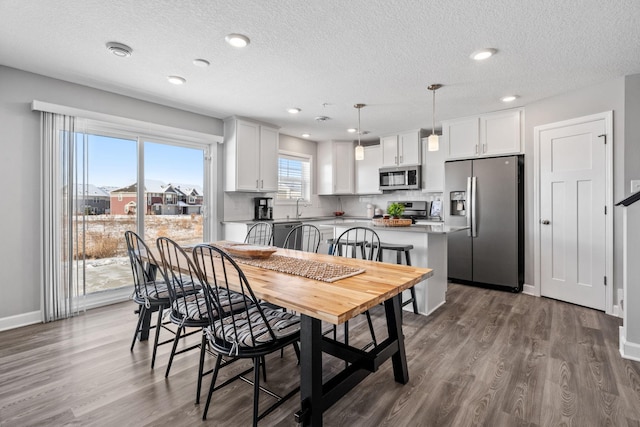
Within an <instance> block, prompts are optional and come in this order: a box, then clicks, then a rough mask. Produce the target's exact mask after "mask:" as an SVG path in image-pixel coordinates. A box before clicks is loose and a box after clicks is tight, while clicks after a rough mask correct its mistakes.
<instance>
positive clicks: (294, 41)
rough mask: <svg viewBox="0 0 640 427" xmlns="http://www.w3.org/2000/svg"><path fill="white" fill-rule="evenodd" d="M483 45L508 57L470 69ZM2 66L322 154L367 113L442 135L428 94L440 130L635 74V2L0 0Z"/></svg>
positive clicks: (639, 25)
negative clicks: (246, 125) (240, 125)
mask: <svg viewBox="0 0 640 427" xmlns="http://www.w3.org/2000/svg"><path fill="white" fill-rule="evenodd" d="M229 33H243V34H246V35H247V36H248V37H250V39H251V44H250V45H249V46H248V47H247V48H245V49H243V50H238V49H234V48H231V47H230V46H228V45H227V44H226V43H225V42H224V36H225V35H227V34H229ZM109 41H118V42H121V43H125V44H127V45H129V46H131V48H132V49H133V55H132V56H131V57H130V58H118V57H116V56H114V55H112V54H110V53H109V52H108V51H107V50H106V48H105V43H107V42H109ZM483 47H493V48H496V49H498V51H499V52H498V54H497V55H496V56H494V57H493V58H491V59H489V60H487V61H484V62H476V61H472V60H471V59H469V55H470V54H471V52H473V51H474V50H476V49H479V48H483ZM196 58H204V59H206V60H208V61H210V62H211V66H210V67H208V68H204V69H203V68H199V67H196V66H194V65H193V64H192V61H193V59H196ZM0 64H2V65H6V66H10V67H14V68H18V69H22V70H27V71H31V72H34V73H38V74H43V75H46V76H51V77H55V78H58V79H62V80H67V81H71V82H76V83H80V84H84V85H88V86H92V87H96V88H100V89H105V90H108V91H112V92H116V93H121V94H125V95H129V96H132V97H136V98H141V99H145V100H149V101H153V102H157V103H160V104H165V105H170V106H174V107H177V108H182V109H186V110H190V111H194V112H198V113H203V114H207V115H212V116H215V117H220V118H224V117H227V116H230V115H241V116H246V117H252V118H255V119H259V120H263V121H266V122H270V123H274V124H276V125H278V126H281V132H282V133H285V134H289V135H294V136H300V135H301V134H302V133H303V132H308V133H310V134H311V135H312V136H311V139H314V140H322V139H329V138H334V139H349V138H353V136H352V134H348V133H347V132H346V129H347V128H349V127H357V111H356V109H354V108H353V104H355V103H364V104H367V107H365V108H364V109H363V110H362V112H361V115H362V129H363V130H366V131H369V132H371V133H370V134H369V135H366V138H364V139H370V138H372V137H377V136H379V135H382V134H385V133H393V132H398V131H403V130H409V129H416V128H419V127H422V128H426V129H431V127H432V125H431V123H432V116H431V115H432V98H431V92H429V91H428V90H426V87H427V86H428V85H429V84H430V83H441V84H443V85H444V87H443V88H442V89H440V90H439V91H438V92H437V94H436V121H437V122H440V121H441V120H443V119H448V118H455V117H461V116H466V115H471V114H476V113H480V112H487V111H494V110H499V109H504V108H509V107H512V106H522V105H526V104H529V103H531V102H534V101H536V100H539V99H542V98H547V97H549V96H553V95H555V94H558V93H562V92H566V91H570V90H572V89H576V88H581V87H585V86H588V85H591V84H594V83H598V82H601V81H606V80H609V79H612V78H616V77H621V76H624V75H628V74H635V73H640V1H638V0H615V1H603V0H552V1H550V0H535V1H528V2H523V1H513V0H491V1H488V0H484V1H483V0H475V1H466V0H446V1H443V0H439V1H429V0H414V1H409V0H394V1H389V0H384V1H379V0H348V1H344V0H307V1H299V0H298V1H296V0H286V1H285V0H273V1H264V0H255V1H242V0H235V1H226V0H224V1H219V0H191V1H175V0H172V1H168V0H135V1H134V0H109V1H105V0H49V1H45V0H40V1H35V0H32V1H26V0H0ZM168 75H180V76H183V77H184V78H186V79H187V83H186V84H185V85H183V86H174V85H171V84H169V83H168V82H167V80H166V78H167V76H168ZM513 93H515V94H518V95H519V96H520V98H518V99H517V100H516V102H515V103H512V104H509V105H506V104H503V103H501V102H500V101H499V98H500V97H501V96H503V95H506V94H513ZM287 107H299V108H301V109H302V112H301V113H300V114H298V115H297V116H291V115H289V114H288V113H287V112H286V111H285V109H286V108H287ZM320 115H323V116H328V117H330V118H331V120H329V121H326V122H317V121H315V120H314V117H316V116H320Z"/></svg>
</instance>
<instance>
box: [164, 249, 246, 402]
mask: <svg viewBox="0 0 640 427" xmlns="http://www.w3.org/2000/svg"><path fill="white" fill-rule="evenodd" d="M156 244H157V246H158V250H159V251H160V255H161V258H162V265H163V267H164V268H163V274H164V277H165V282H166V283H167V284H168V289H169V296H170V299H171V306H170V308H171V315H170V319H171V321H172V322H173V323H174V324H175V325H176V326H177V327H178V330H177V332H176V336H175V339H174V341H173V348H172V349H171V356H170V357H169V364H168V365H167V370H166V372H165V377H168V376H169V371H170V370H171V364H172V362H173V358H174V356H175V355H177V354H181V353H185V352H187V351H189V350H193V349H195V348H200V363H199V365H198V387H197V392H196V403H199V402H200V390H201V386H202V378H203V377H204V376H205V375H207V374H209V373H211V372H212V371H208V372H204V356H205V353H206V347H207V340H206V336H205V334H204V333H202V329H203V328H205V327H207V326H208V325H209V323H210V320H209V312H208V311H207V305H206V300H205V297H206V294H205V293H204V292H195V293H194V292H193V291H194V289H195V290H197V291H199V290H201V289H202V288H203V286H202V283H201V280H200V278H199V276H198V270H197V268H196V266H195V264H194V263H193V261H192V260H191V259H190V256H189V255H187V253H186V252H185V251H184V250H183V249H182V248H181V247H180V246H179V245H178V244H177V243H176V242H174V241H173V240H171V239H169V238H167V237H160V238H158V240H157V241H156ZM220 303H221V306H222V308H223V310H224V312H222V316H225V315H227V314H229V312H231V311H233V310H241V309H243V308H244V304H243V296H242V295H241V294H239V293H237V292H231V293H229V294H224V293H223V292H221V295H220ZM220 313H221V312H214V314H215V315H216V316H220ZM186 328H198V330H195V331H193V332H190V333H188V334H185V329H186ZM198 332H200V333H201V335H202V339H201V342H200V343H199V344H195V345H191V346H189V347H186V348H183V349H181V350H180V351H176V350H177V348H178V342H179V341H180V338H184V337H187V336H189V335H192V334H194V333H198Z"/></svg>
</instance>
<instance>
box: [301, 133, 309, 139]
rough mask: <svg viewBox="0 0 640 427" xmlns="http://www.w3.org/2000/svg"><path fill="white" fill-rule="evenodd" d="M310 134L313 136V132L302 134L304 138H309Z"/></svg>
mask: <svg viewBox="0 0 640 427" xmlns="http://www.w3.org/2000/svg"><path fill="white" fill-rule="evenodd" d="M310 136H311V134H310V133H303V134H302V137H303V138H309V137H310Z"/></svg>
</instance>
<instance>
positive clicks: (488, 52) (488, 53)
mask: <svg viewBox="0 0 640 427" xmlns="http://www.w3.org/2000/svg"><path fill="white" fill-rule="evenodd" d="M497 52H498V51H497V50H496V49H493V48H490V47H489V48H485V49H479V50H476V51H475V52H473V53H472V54H471V59H475V60H476V61H482V60H483V59H487V58H491V57H492V56H493V55H495V54H496V53H497Z"/></svg>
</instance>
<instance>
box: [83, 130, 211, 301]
mask: <svg viewBox="0 0 640 427" xmlns="http://www.w3.org/2000/svg"><path fill="white" fill-rule="evenodd" d="M125 134H126V133H124V132H113V131H110V130H102V129H100V128H91V127H87V128H86V129H85V131H84V132H82V133H77V136H76V156H75V157H76V159H75V176H76V177H77V178H76V185H75V189H76V191H75V194H74V195H73V198H74V202H73V220H72V226H71V227H72V228H73V238H72V239H71V242H72V245H74V248H73V252H74V258H75V262H74V267H73V268H74V275H75V277H76V280H77V281H78V282H79V285H80V286H82V287H84V290H85V292H84V293H85V295H86V296H87V297H88V298H91V297H92V296H94V297H95V296H96V295H97V296H98V297H99V298H98V299H100V300H102V301H108V300H109V293H110V292H111V293H112V294H114V295H116V294H117V295H120V296H122V295H123V294H124V292H125V291H126V293H127V294H130V293H131V289H132V286H133V285H132V279H131V268H130V266H129V258H128V256H127V253H126V245H125V241H124V232H125V231H127V230H132V231H135V232H137V233H138V234H139V235H140V236H142V237H143V239H145V241H146V242H147V244H149V245H153V246H155V240H156V238H157V237H160V236H166V237H170V238H172V239H174V240H176V241H178V242H180V243H184V244H188V243H199V242H202V241H203V240H204V239H205V232H208V226H207V225H206V224H205V221H204V218H205V215H204V213H205V209H206V206H207V202H208V200H207V193H206V191H208V188H207V187H208V186H207V185H206V183H205V167H206V164H207V163H206V160H205V159H206V158H207V157H208V152H209V147H208V146H207V145H204V144H200V145H198V144H193V143H185V142H182V141H176V140H163V139H161V138H155V139H154V140H153V141H152V140H151V138H145V137H143V136H139V135H132V137H125V136H123V135H125ZM98 294H99V295H98Z"/></svg>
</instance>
